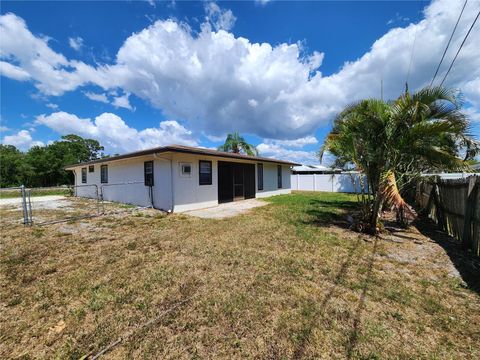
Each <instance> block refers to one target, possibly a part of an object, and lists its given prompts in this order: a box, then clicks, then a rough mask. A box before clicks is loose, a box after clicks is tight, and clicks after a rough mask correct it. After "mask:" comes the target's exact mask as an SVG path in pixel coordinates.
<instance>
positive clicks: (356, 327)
mask: <svg viewBox="0 0 480 360" xmlns="http://www.w3.org/2000/svg"><path fill="white" fill-rule="evenodd" d="M378 240H379V239H378V238H377V237H376V238H375V240H374V243H373V249H372V254H371V256H370V259H369V260H368V267H367V274H366V276H365V281H364V284H363V286H362V293H361V294H360V300H359V302H358V306H357V309H356V311H355V318H354V319H353V328H352V331H351V332H350V337H349V339H348V343H347V358H348V359H351V358H352V356H353V351H354V349H355V347H356V346H357V343H358V337H359V334H360V325H361V321H362V314H363V312H364V310H365V300H366V297H367V291H368V288H369V285H370V283H371V282H372V274H373V264H374V262H375V256H376V255H377V246H378Z"/></svg>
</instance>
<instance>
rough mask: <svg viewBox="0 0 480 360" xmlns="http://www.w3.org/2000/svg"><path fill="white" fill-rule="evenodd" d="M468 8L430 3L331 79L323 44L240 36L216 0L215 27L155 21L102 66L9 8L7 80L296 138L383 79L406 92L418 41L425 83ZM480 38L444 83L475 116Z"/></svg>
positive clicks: (219, 127) (388, 87) (413, 81)
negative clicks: (67, 50) (70, 52)
mask: <svg viewBox="0 0 480 360" xmlns="http://www.w3.org/2000/svg"><path fill="white" fill-rule="evenodd" d="M462 5H463V3H462V2H461V1H458V2H452V1H448V0H436V1H433V2H432V3H431V4H429V5H427V6H426V8H425V11H424V18H423V19H422V20H421V21H420V22H418V23H412V24H409V25H406V26H404V27H396V28H392V29H390V30H389V31H387V32H386V33H385V34H384V35H383V36H381V37H380V38H379V39H378V40H376V41H375V42H374V43H373V44H372V47H371V49H370V50H369V51H368V52H366V53H365V54H363V55H362V56H361V57H360V58H358V59H351V61H348V62H346V63H345V64H344V65H343V66H342V67H341V69H340V70H339V71H338V72H336V73H333V74H331V75H324V74H322V72H321V71H320V70H321V64H322V61H323V57H324V54H323V52H321V49H318V50H319V51H315V52H312V53H310V54H305V53H304V49H303V48H302V45H301V43H293V44H286V43H280V44H275V45H272V44H269V43H253V42H251V41H250V40H248V39H246V38H242V37H236V36H235V35H234V34H233V33H232V32H230V29H231V28H232V26H233V24H234V15H233V13H231V12H230V13H229V10H225V9H222V8H220V7H219V6H218V5H217V4H215V3H206V5H205V7H206V14H207V17H208V23H205V24H203V25H202V26H201V29H200V31H199V32H198V33H194V32H193V31H192V30H191V29H190V27H189V26H188V25H185V24H183V23H181V22H178V21H175V20H172V19H167V20H158V21H156V22H155V23H153V24H151V25H150V26H148V27H147V28H145V29H143V30H141V31H139V32H137V33H134V34H132V35H131V36H129V37H128V38H127V39H126V40H125V42H124V43H123V45H122V46H121V48H120V49H119V50H118V53H117V55H116V60H115V62H113V63H111V64H104V65H95V66H92V65H88V64H86V63H84V62H81V61H77V60H69V59H67V58H66V57H65V56H63V55H62V54H59V53H56V52H55V51H53V50H52V49H51V48H50V47H49V44H48V40H47V39H45V38H42V37H40V36H36V35H34V34H32V33H31V32H30V31H29V29H28V28H27V25H26V24H25V22H24V20H23V19H21V18H19V17H18V16H16V15H14V14H6V15H3V16H1V17H0V31H1V32H2V44H1V47H0V48H1V51H0V58H1V59H2V60H3V61H4V62H6V63H8V64H10V65H11V66H14V68H10V69H9V70H7V71H6V73H4V72H2V73H4V75H5V76H8V77H11V78H17V79H18V80H27V79H30V80H32V81H33V82H34V84H35V86H36V87H37V89H38V90H39V91H40V92H42V93H44V94H45V95H61V94H63V93H64V92H66V91H71V90H74V89H76V88H78V87H80V86H84V85H86V84H93V85H96V86H99V87H100V88H102V89H103V90H104V91H105V92H109V91H112V90H117V89H118V90H119V93H120V94H132V96H133V95H135V96H137V97H139V98H142V99H144V100H146V101H147V102H148V103H150V104H151V105H152V106H153V107H155V108H158V109H161V110H162V112H163V113H164V114H165V115H166V116H168V117H169V118H172V119H184V120H186V121H187V122H188V127H189V128H191V129H192V130H194V131H196V132H198V133H199V132H201V131H204V132H206V133H208V134H211V135H217V136H218V135H220V134H225V133H227V132H232V131H235V130H237V131H239V132H242V133H250V134H256V135H258V136H260V137H265V138H270V139H297V138H302V137H305V136H307V135H309V134H312V132H313V131H315V130H316V129H317V128H318V127H320V126H325V125H326V124H328V123H329V121H331V119H332V117H333V116H334V115H335V114H336V113H337V112H338V111H340V110H341V109H342V107H344V106H345V105H346V104H348V103H350V102H352V101H355V100H358V99H361V98H366V97H372V96H375V97H379V96H380V83H381V81H382V79H383V89H384V97H385V98H386V99H390V98H395V97H397V96H398V95H399V94H400V93H401V92H402V91H403V90H404V86H405V81H406V79H407V72H408V68H409V64H410V58H411V50H412V44H413V43H414V39H415V38H416V41H415V42H416V46H415V51H414V54H413V62H412V67H411V72H410V76H409V87H410V89H411V90H414V89H418V88H420V87H422V86H425V85H428V84H429V83H430V80H431V78H432V76H433V73H434V70H435V68H436V66H437V64H438V61H439V59H440V57H441V55H442V52H443V50H444V48H445V46H446V42H447V41H448V37H449V35H450V33H451V31H452V29H453V27H454V25H455V22H456V20H457V17H458V14H459V12H460V9H461V6H462ZM479 9H480V3H479V2H469V3H468V4H467V7H466V9H465V12H464V14H463V16H462V19H461V21H460V23H459V26H458V28H457V31H456V36H455V37H454V39H453V41H452V43H451V45H450V49H452V51H451V52H449V53H447V56H446V58H445V64H444V66H443V67H442V68H441V70H440V74H439V79H441V78H442V77H443V75H444V73H445V71H446V69H447V67H448V64H449V63H450V61H451V60H452V58H453V56H454V52H455V51H456V49H458V47H459V46H460V43H461V41H462V40H463V37H464V34H465V33H466V31H467V30H468V27H469V26H470V25H471V23H472V22H473V19H474V17H475V15H476V13H477V12H478V11H479ZM209 24H210V25H209ZM479 43H480V27H479V26H476V27H474V28H473V30H472V32H471V34H470V38H469V39H468V40H467V42H466V43H465V45H464V47H463V49H462V52H461V53H460V56H459V57H458V59H457V61H456V63H455V66H454V67H453V69H452V71H451V73H450V75H449V77H448V78H447V81H446V85H448V86H451V87H454V88H458V89H460V90H462V92H463V94H464V96H465V99H466V100H467V102H469V103H470V104H471V105H472V106H473V107H474V110H470V111H473V113H478V112H479V107H480V104H479V100H478V99H479V98H480V90H479V89H480V86H479V83H480V54H479V50H478V44H479ZM346 46H348V44H346ZM326 56H328V54H326ZM10 70H11V71H10ZM14 70H15V71H14ZM437 83H438V80H437ZM119 96H120V97H124V96H125V95H119ZM127 100H128V99H127ZM114 101H115V100H114ZM118 101H120V100H117V105H118ZM122 101H124V100H122ZM127 103H128V104H129V102H124V105H126V104H127Z"/></svg>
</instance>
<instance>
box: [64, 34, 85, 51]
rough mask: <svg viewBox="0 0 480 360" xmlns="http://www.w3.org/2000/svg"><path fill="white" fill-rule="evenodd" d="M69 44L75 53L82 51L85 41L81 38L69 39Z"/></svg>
mask: <svg viewBox="0 0 480 360" xmlns="http://www.w3.org/2000/svg"><path fill="white" fill-rule="evenodd" d="M68 44H69V45H70V47H71V48H72V49H73V50H75V51H80V49H81V48H82V47H83V39H82V38H81V37H80V36H77V37H71V38H68Z"/></svg>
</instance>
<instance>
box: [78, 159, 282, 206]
mask: <svg viewBox="0 0 480 360" xmlns="http://www.w3.org/2000/svg"><path fill="white" fill-rule="evenodd" d="M149 160H153V161H154V182H155V186H154V187H153V194H154V197H153V200H154V206H155V208H158V209H162V210H173V211H175V212H183V211H188V210H194V209H202V208H207V207H212V206H216V205H218V171H217V170H218V162H219V161H227V162H241V163H245V161H242V160H237V159H231V158H219V157H214V156H204V155H194V154H182V153H164V154H159V155H157V156H154V155H148V156H142V157H137V158H131V159H124V160H116V161H111V162H105V164H107V165H108V184H101V183H100V166H101V165H102V164H103V163H97V164H95V165H94V166H95V171H94V172H93V173H89V172H88V165H87V166H85V167H86V168H87V183H86V184H82V183H81V179H82V178H81V168H82V166H79V167H76V168H75V173H76V175H75V181H76V185H94V184H95V185H97V186H98V191H99V193H102V192H103V197H104V199H105V200H110V201H118V202H122V203H128V204H134V205H139V206H150V198H149V194H148V187H146V186H145V185H144V173H143V169H144V162H145V161H149ZM200 160H208V161H211V162H212V184H211V185H200V184H199V161H200ZM183 163H187V164H190V166H191V169H192V171H191V174H190V176H182V174H181V165H182V164H183ZM248 163H251V164H255V192H256V195H255V196H256V197H258V198H262V197H268V196H273V195H280V194H289V193H290V191H291V189H290V167H289V166H288V165H282V188H281V189H279V188H278V187H277V164H275V163H269V162H248ZM258 163H262V164H263V190H258V183H257V180H258V174H257V170H258V167H257V164H258ZM125 183H129V184H125ZM113 184H123V185H113ZM172 184H173V185H172ZM76 193H77V196H84V197H94V196H95V188H94V187H93V186H87V187H85V186H79V187H77V188H76ZM172 201H173V203H174V207H173V209H172Z"/></svg>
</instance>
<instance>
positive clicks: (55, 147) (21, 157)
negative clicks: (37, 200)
mask: <svg viewBox="0 0 480 360" xmlns="http://www.w3.org/2000/svg"><path fill="white" fill-rule="evenodd" d="M103 149H104V148H103V146H101V145H100V143H99V142H98V141H97V140H93V139H84V138H82V137H80V136H78V135H66V136H62V140H60V141H54V142H53V143H52V144H49V145H47V146H34V147H32V148H31V149H30V150H28V151H27V152H26V153H22V152H20V151H19V150H18V149H16V148H15V147H14V146H11V145H0V161H1V179H0V183H1V186H2V187H5V186H18V185H21V184H24V185H26V186H30V187H36V186H53V185H61V184H71V183H73V175H72V173H71V172H69V171H68V172H67V171H65V170H64V167H65V165H69V164H75V163H78V162H85V161H89V160H95V159H98V158H99V157H101V156H103V153H101V151H102V150H103Z"/></svg>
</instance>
